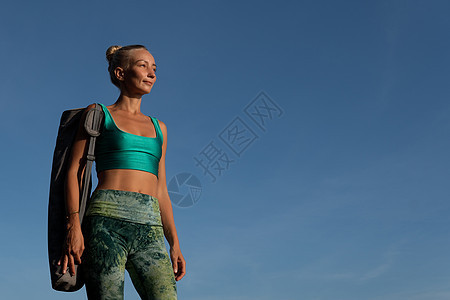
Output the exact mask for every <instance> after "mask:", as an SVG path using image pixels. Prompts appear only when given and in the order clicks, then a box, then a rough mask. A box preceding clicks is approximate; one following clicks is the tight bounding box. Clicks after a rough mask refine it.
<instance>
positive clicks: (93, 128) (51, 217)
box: [47, 103, 104, 292]
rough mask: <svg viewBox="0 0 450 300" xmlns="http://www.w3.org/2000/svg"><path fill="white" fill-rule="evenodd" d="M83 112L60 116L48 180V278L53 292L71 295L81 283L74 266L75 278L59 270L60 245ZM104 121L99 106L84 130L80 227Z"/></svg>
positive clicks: (80, 110)
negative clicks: (69, 171) (70, 170)
mask: <svg viewBox="0 0 450 300" xmlns="http://www.w3.org/2000/svg"><path fill="white" fill-rule="evenodd" d="M84 110H85V108H78V109H71V110H66V111H64V112H63V114H62V116H61V121H60V125H59V129H58V136H57V138H56V146H55V151H54V153H53V163H52V173H51V179H50V193H49V203H48V234H47V236H48V258H49V265H50V277H51V283H52V288H53V289H55V290H57V291H64V292H74V291H77V290H79V289H81V288H82V287H83V285H84V280H83V278H82V276H81V272H79V267H80V266H78V265H75V268H76V273H75V274H76V275H74V276H71V275H70V273H69V272H66V273H65V274H63V273H62V264H61V266H58V261H59V259H60V258H61V254H62V251H63V243H64V241H65V238H66V202H65V181H66V174H67V168H68V166H69V158H70V155H71V152H72V145H73V142H74V140H75V136H76V133H77V130H78V127H79V124H80V122H81V116H82V115H83V112H84ZM103 119H104V113H103V110H102V108H101V106H100V105H98V104H97V103H95V107H94V108H92V109H91V110H89V111H88V113H87V115H86V121H85V123H84V128H85V129H86V132H87V133H88V134H89V136H90V138H89V140H88V147H89V148H88V153H87V157H86V159H87V161H86V170H85V173H84V177H83V180H82V189H81V190H82V193H81V195H80V210H79V211H80V214H79V216H80V223H81V222H82V221H83V217H84V212H85V210H86V203H87V200H88V195H90V194H91V188H92V175H91V169H92V162H93V161H94V159H95V157H94V150H95V140H96V137H97V136H99V135H100V129H101V126H102V122H103Z"/></svg>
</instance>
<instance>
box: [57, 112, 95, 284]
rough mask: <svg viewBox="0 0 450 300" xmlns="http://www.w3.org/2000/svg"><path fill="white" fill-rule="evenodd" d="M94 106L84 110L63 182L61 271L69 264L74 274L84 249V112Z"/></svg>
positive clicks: (64, 270)
mask: <svg viewBox="0 0 450 300" xmlns="http://www.w3.org/2000/svg"><path fill="white" fill-rule="evenodd" d="M94 106H95V104H91V105H89V106H88V107H87V108H86V110H85V111H84V113H83V115H82V117H81V120H80V126H79V127H78V131H77V135H76V137H75V141H74V143H73V146H72V153H71V156H70V159H69V166H68V170H67V176H66V182H65V198H66V199H65V200H66V215H67V225H66V230H67V235H66V240H65V243H64V248H63V249H64V252H63V256H62V257H61V260H60V263H62V265H63V266H62V272H63V273H65V272H66V270H67V266H69V271H70V274H72V275H75V263H77V264H80V263H81V255H82V254H83V251H84V238H83V234H82V232H81V224H80V216H79V209H80V192H81V190H80V187H81V186H82V184H81V182H82V180H83V174H84V170H85V168H86V154H87V147H86V146H87V140H88V138H89V136H88V134H87V133H86V130H85V129H84V121H85V119H86V113H87V112H88V111H89V110H90V109H91V108H93V107H94Z"/></svg>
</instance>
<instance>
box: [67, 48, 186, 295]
mask: <svg viewBox="0 0 450 300" xmlns="http://www.w3.org/2000/svg"><path fill="white" fill-rule="evenodd" d="M106 57H107V60H108V62H109V68H108V70H109V73H110V78H111V81H112V83H113V84H114V85H116V86H117V87H118V88H119V89H120V96H119V98H118V99H117V101H116V102H115V103H114V104H112V105H110V106H107V107H106V106H104V105H103V104H101V106H102V109H103V111H104V113H105V121H104V125H103V129H102V133H101V135H100V137H98V138H97V143H96V149H95V156H96V168H97V176H98V185H97V188H96V189H95V190H94V192H93V194H92V196H91V200H90V202H89V204H88V207H87V210H86V216H85V219H84V221H83V231H82V229H81V226H80V221H79V215H78V214H79V212H78V211H79V192H80V190H79V186H81V184H80V183H81V179H82V174H83V172H84V169H85V166H86V160H85V158H84V157H85V154H86V151H87V149H86V144H87V143H86V141H87V138H88V137H87V134H86V132H85V130H84V129H83V127H81V126H80V129H79V130H78V134H77V137H76V140H75V142H74V146H73V150H72V156H71V160H70V166H69V170H68V174H67V181H66V207H67V220H68V222H67V240H66V244H65V247H66V248H65V249H66V250H65V252H64V256H63V258H62V261H61V262H62V264H63V270H66V269H67V266H69V272H70V273H71V274H74V272H75V269H74V265H75V264H79V263H81V260H83V265H82V266H83V267H82V272H83V275H84V277H85V282H86V291H87V295H88V298H89V299H123V286H124V275H125V274H124V273H125V269H127V271H128V272H129V274H130V277H131V279H132V282H133V285H134V286H135V288H136V290H137V291H138V293H139V295H140V296H141V298H142V299H176V298H177V289H176V281H178V280H180V279H181V278H183V276H184V275H185V268H186V262H185V260H184V258H183V255H182V254H181V250H180V245H179V241H178V236H177V232H176V228H175V223H174V219H173V212H172V205H171V202H170V199H169V195H168V192H167V185H166V172H165V155H166V149H167V128H166V125H165V124H164V123H163V122H161V121H158V120H157V119H156V118H154V117H149V116H146V115H144V114H142V113H141V111H140V106H141V101H142V96H143V95H145V94H148V93H150V91H151V89H152V87H153V85H154V83H155V80H156V75H155V73H156V64H155V59H154V58H153V56H152V55H151V54H150V53H149V51H148V50H147V49H146V48H145V47H144V46H142V45H130V46H125V47H120V46H111V47H109V48H108V50H107V52H106ZM93 107H94V104H92V105H90V106H88V108H87V109H86V112H87V111H88V110H90V109H92V108H93ZM86 112H85V113H86ZM84 116H85V115H84ZM84 116H83V117H84ZM83 120H84V119H82V122H81V123H80V124H83V123H84V122H83ZM83 234H84V235H83ZM164 236H165V237H166V239H167V241H168V243H169V245H170V251H169V252H170V259H169V255H168V253H167V250H166V248H165V244H164ZM171 263H172V265H171Z"/></svg>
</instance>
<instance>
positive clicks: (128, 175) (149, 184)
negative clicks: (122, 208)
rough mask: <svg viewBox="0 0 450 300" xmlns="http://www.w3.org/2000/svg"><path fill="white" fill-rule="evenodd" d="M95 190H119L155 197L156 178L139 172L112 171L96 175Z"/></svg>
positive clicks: (127, 170)
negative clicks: (96, 183)
mask: <svg viewBox="0 0 450 300" xmlns="http://www.w3.org/2000/svg"><path fill="white" fill-rule="evenodd" d="M97 178H98V185H97V188H96V190H121V191H129V192H137V193H141V194H147V195H150V196H154V197H157V195H156V191H157V185H158V177H156V175H155V174H153V173H150V172H145V171H139V170H129V169H112V170H104V171H101V172H100V173H99V174H97Z"/></svg>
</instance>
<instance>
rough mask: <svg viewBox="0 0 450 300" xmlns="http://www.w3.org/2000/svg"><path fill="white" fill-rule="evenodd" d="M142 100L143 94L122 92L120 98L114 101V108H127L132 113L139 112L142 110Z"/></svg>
mask: <svg viewBox="0 0 450 300" xmlns="http://www.w3.org/2000/svg"><path fill="white" fill-rule="evenodd" d="M141 101H142V96H140V97H135V96H130V95H127V94H126V93H123V92H122V93H120V96H119V98H117V101H116V102H115V103H114V108H115V109H120V110H125V111H128V112H130V113H132V114H137V113H140V112H141Z"/></svg>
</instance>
